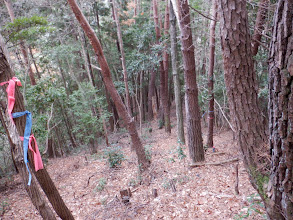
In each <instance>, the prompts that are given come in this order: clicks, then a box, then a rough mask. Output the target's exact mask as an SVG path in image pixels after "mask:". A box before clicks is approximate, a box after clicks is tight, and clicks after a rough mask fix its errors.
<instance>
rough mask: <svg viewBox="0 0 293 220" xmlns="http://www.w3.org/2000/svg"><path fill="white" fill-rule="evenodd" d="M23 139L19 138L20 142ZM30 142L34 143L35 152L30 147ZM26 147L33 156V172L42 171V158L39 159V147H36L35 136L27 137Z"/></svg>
mask: <svg viewBox="0 0 293 220" xmlns="http://www.w3.org/2000/svg"><path fill="white" fill-rule="evenodd" d="M23 139H24V138H23V137H20V140H21V141H23ZM32 141H34V142H35V149H36V150H35V151H34V149H33V147H32ZM28 147H29V149H30V150H31V151H32V152H33V154H34V164H35V171H36V172H37V171H38V170H41V169H43V168H44V166H43V162H42V157H41V154H40V151H39V147H38V144H37V141H36V138H35V136H34V135H33V134H32V135H31V136H30V137H29V142H28Z"/></svg>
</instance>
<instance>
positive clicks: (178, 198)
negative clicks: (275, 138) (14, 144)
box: [0, 117, 265, 220]
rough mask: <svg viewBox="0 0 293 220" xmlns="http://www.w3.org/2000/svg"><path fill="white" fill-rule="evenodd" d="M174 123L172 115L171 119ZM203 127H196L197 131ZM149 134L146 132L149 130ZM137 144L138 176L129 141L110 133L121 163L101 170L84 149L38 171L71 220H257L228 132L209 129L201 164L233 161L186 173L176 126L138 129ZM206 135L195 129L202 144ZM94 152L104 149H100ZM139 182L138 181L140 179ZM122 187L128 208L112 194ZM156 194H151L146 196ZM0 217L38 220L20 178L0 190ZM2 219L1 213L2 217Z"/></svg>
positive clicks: (100, 160)
mask: <svg viewBox="0 0 293 220" xmlns="http://www.w3.org/2000/svg"><path fill="white" fill-rule="evenodd" d="M172 122H173V124H176V121H175V117H174V118H173V120H172ZM203 127H204V126H203ZM149 128H152V131H151V132H150V129H149ZM142 133H143V135H142V138H143V142H144V145H148V148H149V149H150V151H149V152H151V153H150V154H151V161H152V165H151V167H150V169H149V170H148V171H147V172H146V173H144V174H143V175H140V174H139V173H138V165H137V160H136V156H135V153H134V152H131V150H130V144H129V142H130V138H129V136H128V134H127V133H126V132H117V133H116V134H112V135H111V137H110V142H111V143H112V144H113V145H115V146H120V147H121V150H122V151H123V154H124V156H125V160H124V161H123V162H122V164H121V166H120V167H118V168H109V164H108V162H107V159H106V158H105V157H104V156H103V155H104V153H103V151H102V150H100V151H99V153H98V154H95V155H89V154H88V153H87V152H85V151H81V152H79V153H78V154H77V155H71V156H68V157H65V158H57V159H50V160H49V161H48V163H47V165H46V167H47V170H48V172H49V173H50V175H51V177H52V179H53V181H54V182H55V184H56V186H57V188H58V190H59V192H60V194H61V196H62V197H63V199H64V200H65V203H66V204H67V206H68V207H69V209H70V210H71V211H72V213H73V215H74V217H75V219H86V220H94V219H115V220H116V219H200V220H205V219H225V220H226V219H227V220H228V219H265V217H264V210H263V208H262V207H261V203H260V198H259V196H257V193H256V191H255V190H254V189H253V188H252V186H251V184H250V183H249V180H248V175H247V172H246V171H245V169H244V167H243V163H242V160H241V156H240V152H239V149H238V147H237V146H236V143H235V141H233V136H232V132H231V131H230V130H223V129H218V130H217V129H216V132H215V136H214V143H215V148H216V153H213V152H212V150H211V149H208V150H207V152H206V162H208V163H210V162H221V161H225V160H229V159H233V158H235V157H238V158H240V160H239V162H230V163H223V164H222V165H219V166H215V165H206V166H200V167H195V168H192V169H191V168H189V166H188V165H189V160H188V149H187V147H186V146H184V145H183V146H182V148H183V152H184V154H185V155H187V157H186V158H185V159H180V158H179V157H180V155H181V156H182V153H181V154H180V153H179V151H178V145H179V144H178V143H177V140H176V126H174V128H173V129H172V134H171V135H168V134H166V133H165V132H164V129H158V125H157V123H156V122H153V123H151V124H150V123H147V124H144V125H143V132H142ZM206 134H207V129H206V128H203V138H204V142H205V139H206ZM100 147H101V148H105V147H103V146H100ZM237 163H238V164H239V191H240V194H239V195H236V193H235V179H236V172H235V170H236V169H235V167H236V165H237ZM147 179H148V180H149V181H144V183H142V181H141V180H147ZM128 188H129V189H130V190H131V192H132V197H130V201H129V203H128V204H124V203H123V202H122V201H121V197H120V190H124V189H128ZM154 189H156V190H157V193H158V196H157V197H156V198H155V197H154V196H153V193H152V192H153V190H154ZM0 191H2V192H0V201H1V204H0V216H1V212H2V217H0V219H3V220H14V219H15V220H21V219H27V220H34V219H41V217H40V215H39V214H38V212H37V211H36V210H35V208H34V207H33V205H32V204H31V202H30V200H29V198H28V196H27V194H26V192H25V190H24V187H23V184H22V183H21V179H20V177H19V176H18V175H15V176H13V178H12V179H11V181H9V183H8V185H7V187H6V189H5V190H0ZM3 213H4V214H3Z"/></svg>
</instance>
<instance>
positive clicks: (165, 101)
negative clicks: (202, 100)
mask: <svg viewBox="0 0 293 220" xmlns="http://www.w3.org/2000/svg"><path fill="white" fill-rule="evenodd" d="M169 28H170V21H169V5H168V1H167V2H166V9H165V23H164V33H165V37H167V36H168V35H169ZM167 50H168V45H167V44H166V45H165V49H164V52H163V65H164V80H165V82H164V85H163V87H162V89H164V96H163V108H164V120H165V131H166V132H167V133H171V121H170V105H169V95H168V92H169V91H168V76H169V54H168V52H167Z"/></svg>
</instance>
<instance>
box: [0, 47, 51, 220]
mask: <svg viewBox="0 0 293 220" xmlns="http://www.w3.org/2000/svg"><path fill="white" fill-rule="evenodd" d="M2 48H3V47H2V45H0V66H1V70H0V82H5V81H8V80H10V79H11V78H12V77H13V76H14V74H13V73H12V71H11V69H10V67H9V64H8V62H7V60H6V58H5V54H4V51H3V49H2ZM5 89H6V86H5V87H4V86H3V87H2V88H1V90H2V91H1V94H0V102H1V105H0V107H1V109H0V118H1V121H2V124H3V126H4V129H5V131H6V133H7V136H8V139H9V140H10V142H11V143H12V144H13V145H14V147H13V149H12V150H13V154H14V157H15V161H16V165H17V167H18V170H19V171H20V175H21V177H22V180H23V183H24V187H25V189H26V191H27V193H28V196H29V197H30V199H31V201H32V203H33V204H34V206H35V207H36V209H37V210H38V211H39V213H40V215H41V216H42V217H43V219H48V220H50V219H56V218H55V216H54V214H53V211H52V210H51V208H50V207H49V206H48V204H47V203H46V201H45V199H44V198H43V196H42V194H41V192H40V191H39V189H38V186H37V185H36V182H35V180H34V178H32V182H31V185H30V186H28V185H27V182H28V172H27V170H26V166H25V163H24V159H23V150H22V143H21V141H20V137H19V136H20V135H23V130H24V126H23V127H22V128H23V130H22V133H20V131H17V129H16V127H19V126H17V124H16V126H15V125H14V124H13V123H12V122H11V119H10V117H9V116H8V114H7V113H5V108H6V106H7V102H6V100H7V97H6V95H4V94H6V92H5ZM15 94H16V102H19V101H22V99H21V97H22V96H21V94H20V92H19V90H18V89H16V93H15ZM23 123H24V125H25V121H24V122H23ZM18 124H19V123H18ZM19 134H20V135H19Z"/></svg>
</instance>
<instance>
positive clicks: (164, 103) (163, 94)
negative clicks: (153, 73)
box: [153, 0, 171, 133]
mask: <svg viewBox="0 0 293 220" xmlns="http://www.w3.org/2000/svg"><path fill="white" fill-rule="evenodd" d="M153 7H154V22H155V31H156V42H157V44H159V43H160V38H161V28H160V27H161V26H162V25H161V24H160V23H159V21H160V20H159V13H158V2H157V0H153ZM168 13H169V10H168ZM161 55H162V52H159V54H158V56H159V57H160V56H161ZM166 56H167V55H166ZM159 70H160V103H161V106H160V108H161V111H162V110H163V111H162V112H163V115H164V122H165V131H166V132H168V133H171V124H170V111H169V113H168V94H167V90H168V84H166V81H167V80H166V72H165V68H164V61H163V60H161V61H160V66H159Z"/></svg>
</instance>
